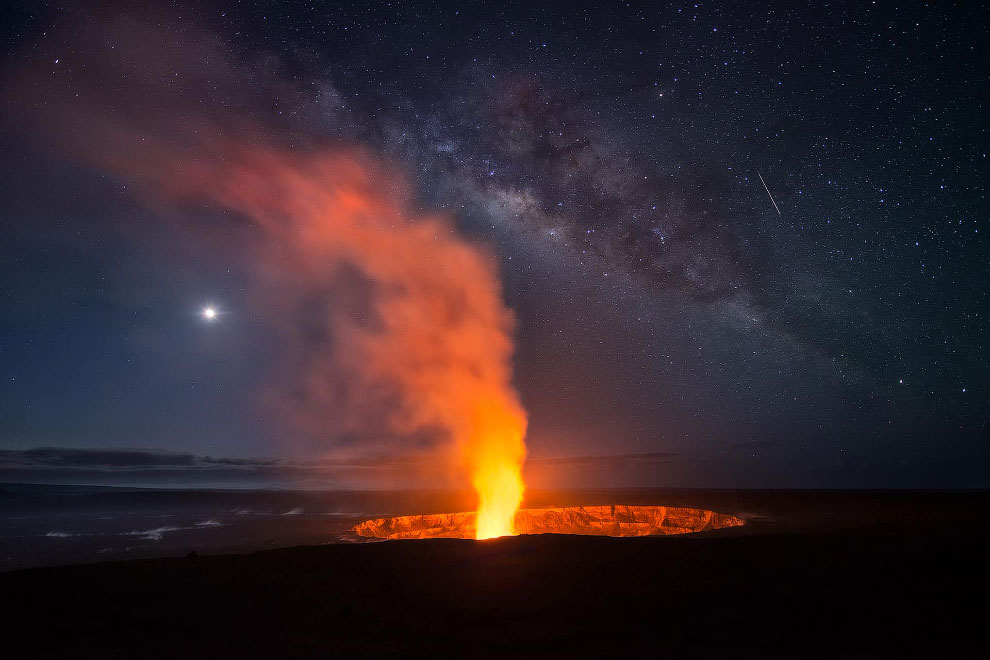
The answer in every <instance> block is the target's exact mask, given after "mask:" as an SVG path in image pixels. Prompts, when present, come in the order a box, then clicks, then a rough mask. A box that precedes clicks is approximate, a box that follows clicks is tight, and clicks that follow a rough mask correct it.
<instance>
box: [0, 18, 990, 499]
mask: <svg viewBox="0 0 990 660" xmlns="http://www.w3.org/2000/svg"><path fill="white" fill-rule="evenodd" d="M603 5H604V6H596V5H594V4H591V3H587V4H586V3H575V4H573V5H568V7H567V9H566V10H565V9H563V8H562V7H563V6H562V5H561V4H560V3H542V2H515V3H497V2H482V3H471V2H452V3H444V2H440V3H418V2H385V3H382V2H370V3H364V2H356V3H301V2H291V1H289V2H272V3H249V2H241V3H223V2H204V3H195V5H192V4H190V5H188V6H182V5H175V6H170V7H168V8H166V9H162V10H161V11H160V12H158V13H155V14H137V15H129V14H128V13H127V12H126V11H125V10H124V9H123V5H121V7H122V8H121V9H120V11H119V12H118V11H115V10H112V9H107V8H106V7H101V8H99V9H96V8H94V7H93V6H90V5H88V4H86V3H69V4H64V3H51V4H48V3H42V4H20V5H18V4H16V3H15V5H14V6H11V7H8V8H7V9H6V10H5V12H6V13H5V15H4V20H3V22H2V24H3V30H4V32H3V37H4V41H3V56H2V57H3V60H2V65H0V75H2V76H3V78H4V80H5V81H8V82H7V83H5V87H6V88H7V89H9V90H11V93H10V94H5V96H8V97H9V98H8V100H7V101H5V105H4V109H3V113H2V114H0V118H2V119H3V123H2V125H0V165H2V167H0V171H2V172H3V176H2V177H0V199H2V200H3V204H0V296H2V298H0V300H2V303H0V452H2V454H0V464H2V462H3V461H7V464H8V467H9V465H12V464H17V465H22V464H23V465H27V464H31V462H32V461H33V460H35V459H36V458H37V454H30V452H26V451H25V450H30V449H33V448H37V447H57V448H70V449H73V450H85V451H81V452H80V451H75V453H72V454H71V456H70V457H69V458H65V457H64V456H63V458H62V459H59V460H65V461H69V462H70V463H71V462H72V461H76V463H75V464H76V465H77V466H78V465H84V466H86V467H88V468H93V470H94V471H96V472H98V471H99V469H100V467H101V466H105V465H110V464H112V463H113V462H114V460H115V459H114V458H113V451H114V450H116V448H138V449H140V450H142V451H145V452H147V454H146V456H145V458H141V457H140V456H139V457H138V458H136V459H134V465H137V466H145V463H147V462H148V457H152V458H153V459H154V460H152V461H151V462H152V463H155V461H159V462H160V461H161V457H162V456H173V457H178V458H177V460H176V461H174V462H175V463H176V465H177V466H178V467H182V466H185V465H187V464H189V462H190V461H192V462H197V464H199V463H200V462H202V459H201V457H205V456H213V457H230V458H231V459H236V460H246V457H259V456H260V457H267V459H266V460H276V461H278V460H285V461H289V460H291V461H297V462H299V461H302V462H303V463H305V461H307V460H311V459H313V460H315V459H316V458H317V457H319V456H323V455H325V454H326V453H327V452H331V453H332V450H333V449H334V447H335V441H336V439H335V438H333V437H328V438H324V441H325V443H324V445H322V446H320V447H314V446H313V445H311V444H300V443H298V442H293V441H292V440H291V439H287V438H286V434H287V432H286V430H285V427H284V425H283V424H282V423H281V420H280V419H279V418H278V415H277V414H274V413H272V411H270V410H268V409H266V408H265V406H264V405H262V404H261V403H259V396H258V393H259V391H262V390H264V389H265V387H267V386H268V384H269V383H270V382H271V373H272V370H273V368H275V366H277V363H278V360H279V355H280V353H279V351H280V348H281V347H280V345H279V342H280V338H279V336H278V334H277V333H276V332H274V331H273V327H274V326H275V325H276V324H277V323H280V322H281V321H278V320H277V319H275V318H273V316H274V315H276V314H278V313H279V310H278V309H276V308H273V307H272V306H267V307H266V306H265V305H263V304H259V302H258V299H257V297H256V296H254V295H253V294H252V287H253V284H252V283H253V281H254V276H253V274H252V273H251V264H250V263H249V260H248V259H247V258H246V257H245V256H244V254H243V251H242V250H240V249H239V246H238V243H237V242H236V241H233V240H232V241H230V242H229V243H223V242H219V243H218V242H216V241H208V240H204V239H203V238H202V235H201V234H199V233H197V232H195V231H191V230H190V226H196V224H197V223H198V224H200V225H204V226H205V225H210V226H213V225H215V224H216V223H217V222H218V220H217V218H216V217H215V215H216V214H215V213H212V212H210V210H208V209H207V210H199V211H196V210H190V211H187V212H186V215H187V216H189V217H188V218H187V219H186V221H184V222H183V223H181V224H176V223H170V222H165V221H162V220H161V217H162V215H163V211H162V209H161V208H155V206H154V205H149V204H147V203H146V201H145V200H142V199H141V198H139V197H138V196H136V195H134V194H133V191H132V188H133V187H134V183H133V181H128V180H127V179H125V178H122V177H120V176H116V175H115V174H114V173H113V172H108V171H106V170H103V169H101V168H98V167H93V166H92V165H91V164H87V163H86V162H85V161H84V160H80V159H78V158H75V157H73V155H72V154H71V153H67V151H71V150H66V149H63V148H61V147H60V146H59V141H58V139H57V138H53V137H52V133H53V132H54V130H49V129H46V127H45V124H44V122H38V123H35V122H32V121H25V119H24V117H25V116H34V115H49V114H51V113H58V112H62V113H64V114H65V116H67V117H69V118H70V120H71V119H72V118H74V117H75V115H74V106H73V98H74V96H76V95H77V94H76V90H77V89H84V90H98V91H99V94H100V96H99V98H105V99H111V100H115V99H126V98H127V97H128V96H129V95H131V94H134V93H135V91H134V88H133V86H132V85H133V83H132V82H131V80H132V79H133V78H134V76H135V75H138V76H140V77H144V78H145V82H147V81H148V80H151V81H154V83H155V87H156V90H155V94H159V95H162V98H178V99H181V100H182V103H183V104H184V106H189V107H195V108H197V112H200V113H202V114H203V115H204V116H207V117H211V118H224V117H227V116H237V117H238V118H241V119H245V118H248V119H250V120H252V121H255V122H259V123H263V124H265V125H266V126H268V127H269V128H270V130H273V131H276V132H278V134H279V135H280V136H282V137H283V139H284V141H285V142H287V143H289V144H299V145H303V144H305V145H310V144H314V143H321V142H327V143H329V142H333V143H335V144H348V145H357V146H359V147H360V148H362V149H365V150H367V151H368V152H369V153H373V154H375V155H376V157H378V158H380V159H381V160H383V161H384V162H387V163H389V165H390V166H392V167H395V168H396V169H397V170H399V171H401V172H403V173H404V176H405V177H406V178H408V180H409V185H410V186H411V188H412V191H413V197H414V199H415V203H416V205H417V208H419V209H421V210H422V211H423V212H437V213H442V214H446V215H448V216H449V217H451V218H453V220H454V222H455V223H456V226H457V229H458V231H459V232H460V233H461V234H462V235H463V236H464V237H467V238H468V239H469V240H471V241H476V242H478V243H479V244H483V245H486V246H488V247H489V249H490V250H491V251H492V252H493V253H494V254H495V256H496V259H497V266H498V271H499V274H500V276H501V281H502V286H503V294H504V299H505V303H506V305H507V306H508V307H509V308H511V309H512V310H513V311H514V312H515V315H516V318H517V326H516V329H515V338H516V351H515V356H514V360H513V367H514V372H515V376H514V383H515V385H516V387H517V388H518V390H519V393H520V396H521V399H522V402H523V404H524V405H525V407H526V409H527V411H528V413H529V432H528V436H527V444H528V446H529V455H530V459H531V461H530V462H531V467H532V470H533V474H534V478H535V479H536V480H537V481H541V480H542V483H545V484H548V485H612V486H615V485H658V486H665V485H670V486H703V487H800V488H819V487H853V488H874V487H876V488H887V487H990V445H988V441H990V405H988V403H990V397H988V391H990V389H988V388H990V375H988V374H990V371H988V364H990V352H988V345H987V323H988V312H990V300H988V294H987V288H988V284H990V277H988V264H990V243H988V238H990V222H988V220H990V204H988V201H987V190H986V186H987V173H988V160H987V151H988V148H990V144H988V136H987V130H986V121H985V116H986V111H985V107H984V106H985V104H986V99H987V77H988V73H990V67H988V64H987V63H988V62H990V53H988V51H987V43H988V39H987V37H988V36H990V35H988V30H987V25H988V24H990V22H988V19H990V16H988V10H987V9H986V8H985V7H981V6H980V3H962V4H961V5H960V6H956V7H951V6H949V5H948V4H943V3H927V4H926V3H920V2H918V3H887V2H832V3H821V2H809V3H804V2H794V3H777V4H776V5H774V6H772V7H767V6H762V5H761V6H759V7H756V6H752V5H748V4H746V3H714V2H706V3H697V4H695V3H621V4H617V3H603ZM118 14H120V15H123V16H124V17H125V18H124V19H123V20H122V21H121V20H119V16H118ZM172 43H179V44H181V45H182V47H181V48H177V49H169V48H168V47H167V45H168V44H172ZM166 51H167V52H166ZM177 53H178V54H177ZM118 58H119V60H118ZM117 61H119V62H126V67H125V68H121V67H115V66H112V64H113V63H114V62H117ZM121 70H126V71H130V72H131V75H130V77H129V78H127V77H124V76H121V75H120V72H121ZM134 72H136V74H135V73H134ZM39 90H40V91H39ZM114 102H115V101H114ZM149 130H154V127H151V128H150V129H149ZM90 148H92V147H90ZM165 213H167V212H165ZM206 307H213V308H215V309H216V310H217V318H216V319H214V320H212V321H210V320H208V319H205V318H203V314H202V311H203V309H204V308H206ZM331 435H332V434H331ZM347 449H348V451H349V452H350V455H352V456H358V455H360V453H361V452H360V444H359V443H358V445H357V446H355V445H354V443H353V442H349V443H348V446H347ZM90 450H92V451H91V453H90V454H86V451H90ZM96 450H99V451H96ZM138 453H140V452H138ZM50 454H51V452H49V453H46V454H44V456H46V457H48V458H46V459H45V461H42V463H43V465H44V466H48V465H50V464H51V463H52V461H51V460H49V459H50ZM132 454H133V452H131V454H128V456H132ZM83 455H88V456H90V458H88V459H86V458H82V459H80V458H79V457H80V456H83ZM32 456H34V457H35V458H32ZM132 457H133V456H132ZM190 457H193V458H190ZM379 458H381V457H379ZM391 458H395V459H396V460H399V459H398V458H396V457H391ZM210 460H215V459H210ZM87 461H88V462H87ZM35 462H37V461H35ZM125 463H126V461H125ZM165 463H169V461H167V460H166V461H165ZM127 464H128V465H129V464H130V463H127ZM156 464H157V463H156ZM266 464H267V463H266ZM293 465H296V464H295V463H293ZM8 473H9V471H8ZM0 474H3V473H2V472H0Z"/></svg>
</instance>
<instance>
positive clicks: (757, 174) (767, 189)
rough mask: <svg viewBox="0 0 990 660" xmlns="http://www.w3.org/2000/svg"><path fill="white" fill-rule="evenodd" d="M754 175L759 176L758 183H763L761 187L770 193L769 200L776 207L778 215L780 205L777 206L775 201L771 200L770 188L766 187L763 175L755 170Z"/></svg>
mask: <svg viewBox="0 0 990 660" xmlns="http://www.w3.org/2000/svg"><path fill="white" fill-rule="evenodd" d="M756 176H758V177H760V183H762V184H763V188H764V189H765V190H766V191H767V194H768V195H770V202H771V203H772V204H773V207H774V208H775V209H777V215H780V207H779V206H777V202H775V201H774V200H773V195H771V194H770V189H769V188H767V182H766V181H764V180H763V175H762V174H760V173H759V171H757V173H756Z"/></svg>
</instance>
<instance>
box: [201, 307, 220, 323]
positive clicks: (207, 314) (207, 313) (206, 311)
mask: <svg viewBox="0 0 990 660" xmlns="http://www.w3.org/2000/svg"><path fill="white" fill-rule="evenodd" d="M203 318H204V319H206V320H207V321H214V320H216V318H217V310H216V309H215V308H213V307H204V308H203Z"/></svg>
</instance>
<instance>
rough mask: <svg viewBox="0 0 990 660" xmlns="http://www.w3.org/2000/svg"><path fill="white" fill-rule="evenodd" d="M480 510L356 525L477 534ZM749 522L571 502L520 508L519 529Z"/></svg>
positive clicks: (360, 529) (431, 534) (653, 531)
mask: <svg viewBox="0 0 990 660" xmlns="http://www.w3.org/2000/svg"><path fill="white" fill-rule="evenodd" d="M476 517H477V515H476V513H475V512H473V511H466V512H462V513H435V514H424V515H416V516H398V517H395V518H375V519H372V520H366V521H364V522H363V523H361V524H359V525H356V526H355V527H354V528H353V531H354V533H356V534H358V535H359V536H365V537H371V538H379V539H390V540H396V539H473V538H475V537H476V529H475V520H476ZM743 524H745V521H743V519H742V518H739V517H737V516H733V515H730V514H726V513H717V512H715V511H708V510H705V509H690V508H686V507H673V506H627V505H611V506H569V507H552V508H545V509H520V510H519V511H517V512H516V515H515V520H514V528H515V533H516V534H580V535H585V536H660V535H671V534H690V533H692V532H707V531H710V530H715V529H722V528H725V527H738V526H740V525H743Z"/></svg>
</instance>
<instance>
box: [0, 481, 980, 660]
mask: <svg viewBox="0 0 990 660" xmlns="http://www.w3.org/2000/svg"><path fill="white" fill-rule="evenodd" d="M680 499H682V500H685V501H684V502H680V503H679V504H681V505H691V506H698V507H704V508H711V509H713V510H718V511H724V512H729V513H736V514H741V515H745V516H747V517H748V518H749V524H747V525H746V526H745V527H735V528H731V529H723V530H719V531H716V532H704V533H701V534H692V535H686V536H668V537H642V538H609V537H582V536H560V535H543V536H521V537H515V538H503V539H495V540H492V541H485V542H474V541H465V540H456V539H434V540H408V541H389V542H377V543H362V544H339V545H327V546H311V547H298V548H288V549H284V550H274V551H267V552H260V553H256V554H250V555H227V556H214V557H189V558H185V559H155V560H139V561H130V562H117V563H108V564H93V565H85V566H71V567H63V568H48V569H32V570H27V571H18V572H12V573H7V574H3V575H0V593H2V594H3V601H4V604H5V606H6V607H5V609H6V610H7V611H6V612H4V613H3V619H2V620H3V622H4V631H5V632H4V637H3V639H4V645H5V648H6V649H8V650H9V649H19V650H18V651H17V652H16V653H15V654H14V655H7V657H19V658H20V657H45V658H48V657H65V658H70V657H71V658H138V657H140V658H310V657H312V658H318V657H319V658H326V657H337V656H341V657H347V656H350V655H353V656H362V657H363V656H369V655H385V654H394V655H421V654H431V655H436V656H455V657H479V656H486V657H489V656H512V657H520V656H522V657H562V658H563V657H575V656H593V657H622V656H624V655H627V654H629V653H632V652H637V653H641V654H643V655H644V656H646V657H671V658H708V657H711V658H716V657H717V658H738V657H752V658H767V657H775V658H778V657H779V658H802V657H807V658H820V657H843V658H874V657H938V658H946V657H982V653H983V651H984V650H985V649H984V648H983V646H984V637H985V628H984V626H985V612H986V607H985V602H983V601H984V600H985V594H986V590H985V587H986V582H987V581H986V578H987V568H986V557H987V551H988V549H990V544H988V540H990V533H988V531H987V523H988V522H990V515H988V513H987V511H988V505H990V494H988V493H930V494H911V493H885V494H883V493H845V494H843V493H754V492H750V493H697V494H694V495H693V496H683V497H681V498H680ZM672 504H673V503H672Z"/></svg>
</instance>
